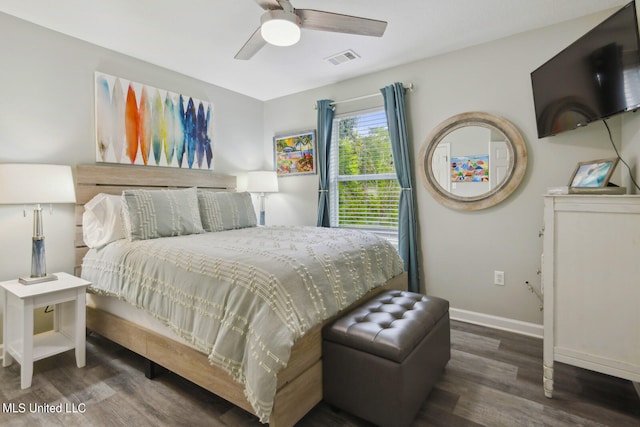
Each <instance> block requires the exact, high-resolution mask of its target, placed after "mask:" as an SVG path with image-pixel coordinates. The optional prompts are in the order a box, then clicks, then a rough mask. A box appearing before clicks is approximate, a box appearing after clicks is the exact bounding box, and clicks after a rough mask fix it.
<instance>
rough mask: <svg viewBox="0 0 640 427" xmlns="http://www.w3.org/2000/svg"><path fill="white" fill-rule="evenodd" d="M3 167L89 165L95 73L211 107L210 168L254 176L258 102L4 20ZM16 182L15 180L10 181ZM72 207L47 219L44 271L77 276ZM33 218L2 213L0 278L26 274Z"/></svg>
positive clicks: (258, 161)
mask: <svg viewBox="0 0 640 427" xmlns="http://www.w3.org/2000/svg"><path fill="white" fill-rule="evenodd" d="M0 28H1V29H2V37H0V58H2V66H1V68H0V69H1V71H0V93H1V94H2V100H1V101H0V162H1V163H8V162H18V163H28V162H34V163H60V164H69V165H76V164H82V163H94V161H95V148H94V141H95V137H94V95H93V94H94V89H93V79H94V72H95V71H102V72H105V73H108V74H112V75H116V76H120V77H123V78H126V79H128V80H133V81H137V82H140V83H145V84H148V85H150V86H154V87H158V88H162V89H167V90H170V91H173V92H177V93H183V94H185V95H189V96H193V97H194V98H197V99H202V100H207V101H209V102H211V103H212V104H213V120H214V138H213V144H214V148H213V149H214V170H215V171H216V172H222V173H231V174H234V175H238V176H239V184H240V185H242V182H243V181H246V176H245V175H246V174H245V173H244V171H247V170H252V169H259V168H260V167H261V166H262V161H263V159H262V157H261V156H260V155H259V154H257V153H256V150H255V147H256V145H259V144H260V142H261V141H262V137H263V129H262V125H263V108H264V105H263V103H262V102H261V101H258V100H255V99H253V98H250V97H247V96H244V95H240V94H238V93H235V92H231V91H229V90H226V89H223V88H220V87H217V86H213V85H210V84H206V83H204V82H202V81H199V80H195V79H192V78H188V77H186V76H184V75H181V74H178V73H175V72H171V71H168V70H166V69H163V68H159V67H157V66H154V65H152V64H149V63H146V62H143V61H139V60H136V59H134V58H131V57H128V56H125V55H121V54H117V53H115V52H113V51H110V50H107V49H103V48H99V47H97V46H94V45H91V44H88V43H85V42H81V41H79V40H76V39H73V38H70V37H67V36H64V35H61V34H59V33H56V32H53V31H50V30H47V29H44V28H41V27H38V26H35V25H33V24H29V23H26V22H24V21H21V20H19V19H16V18H13V17H11V16H8V15H5V14H2V13H0ZM15 184H16V185H19V183H15ZM73 213H74V210H73V206H55V207H54V214H53V215H49V214H48V213H46V214H45V215H44V231H45V236H46V252H47V267H48V271H49V272H55V271H66V272H69V273H72V272H73V264H74V254H73V239H74V214H73ZM31 234H32V215H31V213H29V212H28V215H27V217H26V218H23V216H22V206H17V207H16V206H0V243H1V244H0V280H8V279H12V278H15V277H18V276H19V275H23V274H29V273H30V271H31V270H30V268H31V246H30V245H31Z"/></svg>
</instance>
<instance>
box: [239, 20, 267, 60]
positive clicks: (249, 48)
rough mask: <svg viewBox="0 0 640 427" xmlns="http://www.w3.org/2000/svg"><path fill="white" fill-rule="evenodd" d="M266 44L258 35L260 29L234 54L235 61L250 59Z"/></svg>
mask: <svg viewBox="0 0 640 427" xmlns="http://www.w3.org/2000/svg"><path fill="white" fill-rule="evenodd" d="M265 44H267V42H266V41H265V40H264V39H263V38H262V34H261V33H260V27H258V29H257V30H255V31H254V33H253V34H252V35H251V37H249V40H247V42H246V43H245V44H244V46H242V48H241V49H240V50H239V51H238V53H236V56H234V58H235V59H245V60H246V59H251V57H252V56H253V55H255V54H256V53H258V51H259V50H260V49H262V47H263V46H264V45H265Z"/></svg>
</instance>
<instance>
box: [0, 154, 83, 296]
mask: <svg viewBox="0 0 640 427" xmlns="http://www.w3.org/2000/svg"><path fill="white" fill-rule="evenodd" d="M75 201H76V195H75V190H74V182H73V174H72V172H71V167H70V166H62V165H42V164H7V163H5V164H0V204H4V205H33V206H34V207H33V240H32V244H31V248H32V252H31V276H29V277H20V279H19V281H20V283H22V284H25V285H30V284H34V283H41V282H47V281H49V280H56V279H57V277H56V276H55V275H48V274H47V267H46V262H45V251H44V234H43V228H42V207H41V206H40V205H41V204H53V203H75ZM24 215H25V216H26V207H25V210H24Z"/></svg>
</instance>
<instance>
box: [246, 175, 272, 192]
mask: <svg viewBox="0 0 640 427" xmlns="http://www.w3.org/2000/svg"><path fill="white" fill-rule="evenodd" d="M247 191H248V192H250V193H277V192H278V174H277V173H276V171H253V172H249V175H248V179H247Z"/></svg>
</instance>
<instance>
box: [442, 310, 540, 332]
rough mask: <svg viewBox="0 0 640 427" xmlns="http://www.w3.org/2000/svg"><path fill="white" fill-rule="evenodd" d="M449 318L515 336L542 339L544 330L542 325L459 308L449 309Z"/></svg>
mask: <svg viewBox="0 0 640 427" xmlns="http://www.w3.org/2000/svg"><path fill="white" fill-rule="evenodd" d="M449 317H450V318H451V319H453V320H459V321H461V322H466V323H473V324H474V325H480V326H486V327H488V328H493V329H500V330H502V331H508V332H514V333H516V334H520V335H527V336H530V337H534V338H540V339H542V337H543V334H544V328H543V326H542V325H538V324H535V323H528V322H522V321H520V320H514V319H507V318H506V317H499V316H493V315H491V314H484V313H477V312H475V311H468V310H462V309H460V308H449Z"/></svg>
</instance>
